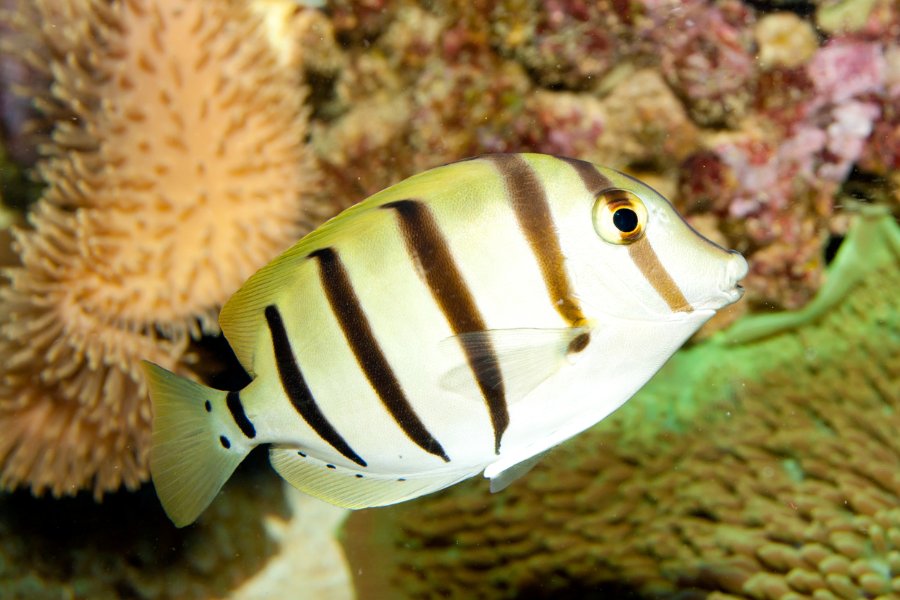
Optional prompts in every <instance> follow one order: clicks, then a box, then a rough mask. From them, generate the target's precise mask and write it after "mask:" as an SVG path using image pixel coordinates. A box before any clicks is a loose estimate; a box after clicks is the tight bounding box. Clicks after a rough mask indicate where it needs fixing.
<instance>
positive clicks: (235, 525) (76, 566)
mask: <svg viewBox="0 0 900 600" xmlns="http://www.w3.org/2000/svg"><path fill="white" fill-rule="evenodd" d="M285 500H286V499H285V497H284V495H283V486H282V484H281V480H280V479H278V478H277V476H276V475H274V474H273V473H269V472H267V471H266V470H264V469H256V470H255V471H254V470H247V469H242V470H241V471H239V473H238V475H237V478H236V480H235V481H234V482H233V483H232V484H229V485H228V486H227V487H226V489H225V491H224V493H223V494H222V498H221V499H220V500H219V501H218V502H216V506H214V507H211V508H210V510H209V512H208V513H207V514H206V515H204V517H203V518H202V519H201V520H200V521H199V522H198V523H197V525H196V526H195V527H191V528H190V529H182V530H176V529H175V528H173V527H171V524H170V523H169V520H168V518H167V517H166V515H165V514H164V513H163V512H162V510H161V508H160V507H159V506H158V505H157V504H156V502H155V498H154V496H153V490H152V489H149V488H147V489H144V490H141V492H140V493H138V494H136V495H132V494H113V495H111V496H109V497H108V498H107V499H106V500H105V501H104V502H103V504H102V505H97V504H95V503H94V502H93V501H91V499H90V498H85V497H79V498H65V499H60V500H57V499H50V498H45V499H41V500H35V499H33V498H31V497H29V496H28V494H27V493H23V492H18V493H13V494H4V495H3V496H2V497H0V590H2V594H0V595H2V597H3V599H4V600H14V599H22V600H24V599H34V600H57V599H59V600H63V599H75V598H77V599H85V600H87V599H90V600H121V599H122V598H134V599H138V598H140V599H144V600H188V599H191V600H206V599H209V598H226V597H230V596H229V593H230V592H231V591H232V590H234V589H236V588H237V587H239V586H240V585H242V584H243V583H245V582H246V581H248V580H251V579H252V578H253V577H254V576H256V575H257V574H258V573H259V572H260V570H261V569H263V568H264V567H265V565H266V562H267V561H268V560H270V559H271V558H272V556H273V555H275V553H276V552H277V551H278V541H277V540H276V539H274V537H273V536H272V535H271V533H270V531H269V523H268V522H269V521H270V520H272V519H273V518H275V519H278V520H280V519H282V518H286V517H287V516H288V514H289V512H290V507H289V506H288V505H287V504H286V502H285Z"/></svg>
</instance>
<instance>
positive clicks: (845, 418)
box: [345, 209, 900, 600]
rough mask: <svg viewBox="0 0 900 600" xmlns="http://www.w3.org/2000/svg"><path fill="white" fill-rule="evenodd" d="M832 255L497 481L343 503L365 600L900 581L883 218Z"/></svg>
mask: <svg viewBox="0 0 900 600" xmlns="http://www.w3.org/2000/svg"><path fill="white" fill-rule="evenodd" d="M834 265H835V267H834V270H832V271H831V272H830V273H829V275H832V274H833V275H834V278H829V280H828V284H827V286H826V288H823V295H824V296H825V297H826V298H825V300H823V301H822V302H821V303H820V305H819V306H818V307H813V308H812V309H811V310H809V311H806V312H804V313H798V314H791V313H788V316H787V317H786V318H782V319H775V321H774V322H773V321H772V317H769V316H758V317H749V318H747V319H746V320H744V321H742V322H739V324H738V326H737V327H736V328H735V329H734V330H733V331H735V334H734V336H735V339H732V337H731V336H732V334H731V333H730V331H729V330H726V331H725V332H722V333H720V334H719V337H717V338H714V339H713V340H712V341H710V342H707V343H706V344H702V345H698V346H696V347H694V348H692V349H689V350H687V351H684V352H682V353H680V354H679V355H677V356H676V357H675V358H674V359H673V360H672V361H670V363H669V364H668V365H667V366H666V367H664V369H663V371H661V372H660V374H659V375H658V376H657V378H655V379H654V380H653V381H651V383H650V384H648V386H647V387H646V388H645V389H644V390H643V391H642V392H640V393H639V395H638V396H637V397H635V398H634V399H632V400H631V401H630V402H629V403H628V404H626V405H625V407H623V408H622V409H620V410H619V412H617V413H616V414H615V415H614V416H613V417H611V418H610V419H608V420H607V421H605V422H603V423H601V424H599V425H598V426H597V427H595V428H594V429H592V430H591V431H590V432H587V433H585V434H582V435H581V436H579V437H577V438H575V439H573V440H571V441H570V442H568V443H566V444H564V445H563V446H561V447H560V448H559V449H557V450H555V451H554V452H552V453H551V454H550V455H548V456H547V457H545V458H544V459H543V461H542V462H541V463H540V464H539V465H538V466H537V467H536V468H535V469H534V471H532V473H531V474H529V475H528V476H526V477H525V478H523V479H522V480H521V481H519V482H516V483H515V484H513V485H512V486H511V487H510V488H508V489H507V490H505V491H504V492H503V493H500V494H494V495H491V494H489V493H488V492H487V486H486V485H485V484H484V482H481V481H475V482H471V483H466V484H463V485H460V486H457V487H456V488H454V489H452V490H448V491H447V492H446V493H442V494H439V495H436V496H434V497H432V498H428V499H423V500H422V501H419V502H416V503H415V504H410V505H400V506H397V507H391V508H389V509H379V510H372V511H364V512H360V513H354V514H353V515H352V516H351V517H350V519H349V520H348V522H347V524H346V531H345V545H346V546H347V551H348V556H349V558H350V560H351V564H352V571H353V573H354V574H356V575H355V580H356V584H357V591H358V592H359V596H360V598H363V599H365V598H375V597H384V596H379V595H378V594H379V593H384V592H385V591H386V590H390V592H391V594H392V597H404V598H424V597H433V595H434V594H441V595H444V596H448V597H457V596H458V597H480V598H513V597H561V596H564V595H573V594H576V593H582V594H592V595H596V594H602V593H604V592H606V593H608V594H610V595H611V596H615V597H624V596H626V595H629V594H630V596H629V597H646V598H685V597H696V598H703V597H705V598H710V599H717V600H725V599H728V598H731V599H736V598H747V599H755V600H769V599H772V600H776V599H777V600H793V599H799V598H801V597H810V596H812V597H816V598H859V597H865V598H876V597H877V598H888V597H893V595H896V594H898V593H900V511H898V509H897V506H898V503H900V476H898V473H900V458H898V457H900V444H898V441H897V436H896V431H897V429H898V428H900V422H898V415H900V405H898V400H900V387H898V385H900V294H898V290H900V268H898V266H900V229H898V227H897V224H896V223H895V222H894V220H893V218H892V217H890V215H887V214H886V211H885V210H883V209H875V210H871V211H870V210H869V209H866V211H865V212H864V213H863V214H862V216H861V217H860V220H859V221H857V222H856V223H855V224H854V225H853V226H851V229H850V231H849V234H848V238H847V239H846V241H845V242H844V245H843V246H842V247H841V249H840V250H839V252H838V256H837V257H836V258H835V262H834ZM848 276H849V279H848ZM737 337H740V339H737ZM738 342H740V343H738ZM476 590H477V591H476Z"/></svg>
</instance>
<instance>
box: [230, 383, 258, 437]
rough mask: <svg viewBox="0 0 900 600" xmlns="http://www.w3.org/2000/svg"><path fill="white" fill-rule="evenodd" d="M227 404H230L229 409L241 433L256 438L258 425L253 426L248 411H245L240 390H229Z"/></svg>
mask: <svg viewBox="0 0 900 600" xmlns="http://www.w3.org/2000/svg"><path fill="white" fill-rule="evenodd" d="M225 404H226V405H227V406H228V410H229V411H231V418H232V419H234V422H235V423H237V426H238V427H240V429H241V433H243V434H244V435H246V436H247V437H248V438H255V437H256V427H254V426H253V423H251V422H250V419H248V418H247V413H245V412H244V404H243V403H242V402H241V394H240V392H228V394H227V395H226V396H225Z"/></svg>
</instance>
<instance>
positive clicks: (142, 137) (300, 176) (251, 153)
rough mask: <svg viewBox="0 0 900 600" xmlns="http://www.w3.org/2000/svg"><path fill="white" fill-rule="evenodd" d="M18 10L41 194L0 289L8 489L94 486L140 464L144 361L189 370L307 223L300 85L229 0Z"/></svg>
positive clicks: (133, 483)
mask: <svg viewBox="0 0 900 600" xmlns="http://www.w3.org/2000/svg"><path fill="white" fill-rule="evenodd" d="M15 8H16V12H10V13H6V21H7V22H8V23H10V24H11V25H10V27H12V28H13V30H14V31H15V32H16V36H13V37H12V38H6V39H5V40H4V46H3V48H4V53H5V54H6V55H11V56H16V57H19V58H21V59H22V60H23V61H24V62H26V63H27V64H28V65H30V67H31V68H32V69H34V70H35V71H36V72H37V73H38V74H36V75H35V76H34V77H32V78H31V79H32V80H33V81H32V84H31V85H32V87H31V88H28V89H27V90H26V91H25V93H30V94H31V96H32V99H33V100H34V103H35V105H36V106H38V107H39V108H40V109H41V114H42V118H43V119H44V120H45V123H44V124H43V128H41V127H38V128H37V129H36V130H35V131H36V132H40V134H39V133H35V134H34V135H35V136H36V137H35V143H38V142H41V139H42V138H41V137H40V136H41V135H45V137H44V138H43V141H42V142H41V143H40V144H39V148H40V150H41V159H40V161H39V162H38V164H37V169H36V173H37V175H38V176H39V177H40V179H41V180H42V181H43V182H45V184H46V187H45V189H44V192H43V194H42V196H41V198H40V199H39V200H38V201H37V203H36V204H35V205H34V206H33V208H32V209H31V210H30V212H29V214H28V222H29V225H30V226H29V227H28V228H20V229H18V230H17V231H16V233H15V243H14V245H13V248H14V249H15V250H16V252H17V254H18V257H19V261H20V262H21V266H19V267H17V268H13V269H10V270H9V271H8V273H7V274H6V276H7V279H8V285H2V286H0V357H2V362H0V428H2V429H3V431H4V435H3V437H2V438H0V485H2V486H3V487H5V488H15V487H18V486H28V487H30V488H31V489H32V491H33V492H35V493H38V494H40V493H43V492H45V491H50V492H52V493H53V494H55V495H61V494H73V493H75V492H77V491H78V490H81V489H92V490H93V491H94V493H95V495H97V496H98V497H99V496H100V495H102V494H103V493H104V492H107V491H110V490H115V489H117V488H119V487H120V486H126V487H129V488H135V487H137V485H139V484H140V483H141V482H142V481H144V480H146V479H147V476H148V473H147V456H148V451H149V444H150V421H151V414H150V404H149V401H148V399H147V397H146V391H145V389H144V385H143V378H142V374H141V372H140V361H141V360H151V361H153V362H156V363H159V364H161V365H164V366H167V367H168V368H172V369H174V368H181V369H183V367H180V366H179V361H180V360H181V359H182V357H183V355H184V352H185V350H186V344H187V342H188V334H192V335H194V336H199V335H200V333H201V332H206V333H214V332H215V331H216V330H217V326H216V324H215V314H216V311H217V310H218V307H219V306H220V305H221V304H222V303H223V302H224V301H225V300H226V299H227V298H228V296H229V295H230V294H231V293H232V292H233V291H234V290H235V289H236V288H237V287H238V286H239V285H240V284H241V283H242V282H243V280H244V279H245V278H246V277H248V276H249V275H250V274H251V273H252V272H253V271H254V270H255V269H257V268H258V267H260V266H262V265H263V264H264V263H265V262H267V261H268V260H270V259H271V258H273V257H274V256H275V255H276V254H277V253H278V252H279V251H281V250H282V249H284V248H285V247H287V246H288V245H289V244H290V243H292V242H293V241H294V240H295V239H296V237H297V236H298V235H299V231H300V222H301V218H300V209H301V206H302V204H301V201H302V198H301V192H302V189H303V188H304V186H306V185H308V184H309V183H310V181H311V177H310V170H311V168H312V164H311V163H310V162H309V160H308V156H309V155H308V151H307V149H306V147H305V146H304V144H303V137H304V133H305V125H306V109H305V108H304V107H303V99H304V88H303V87H302V85H301V81H300V77H299V73H297V72H296V71H293V70H291V69H290V68H288V67H287V66H285V65H283V64H281V62H280V59H279V57H280V53H278V52H276V51H275V49H274V48H273V46H272V45H271V44H270V43H269V41H268V38H267V37H266V35H265V32H264V31H263V27H262V22H261V20H259V19H256V18H254V17H253V16H252V15H251V14H250V13H249V12H246V13H245V12H244V11H243V10H242V9H240V8H238V7H236V6H233V5H231V4H230V3H228V2H227V1H226V0H204V1H202V2H196V3H190V4H187V5H182V3H180V2H173V1H170V0H158V1H149V0H147V1H139V0H127V1H125V0H123V1H121V2H115V3H111V4H108V3H105V2H100V1H95V0H63V1H58V2H50V1H49V0H48V1H46V2H44V1H41V2H36V3H30V2H28V3H26V2H19V3H17V4H16V6H15ZM17 44H18V45H17ZM45 80H46V81H45ZM4 283H6V282H4Z"/></svg>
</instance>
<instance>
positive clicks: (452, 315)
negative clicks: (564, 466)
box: [147, 154, 747, 526]
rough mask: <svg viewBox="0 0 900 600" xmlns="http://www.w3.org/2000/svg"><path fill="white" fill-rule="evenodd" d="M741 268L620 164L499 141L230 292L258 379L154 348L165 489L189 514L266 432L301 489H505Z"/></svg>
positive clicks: (233, 316) (636, 376)
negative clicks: (501, 150) (219, 374)
mask: <svg viewBox="0 0 900 600" xmlns="http://www.w3.org/2000/svg"><path fill="white" fill-rule="evenodd" d="M746 272H747V263H746V261H745V260H744V259H743V257H741V255H740V254H738V253H736V252H734V251H728V250H725V249H723V248H721V247H719V246H717V245H716V244H714V243H712V242H711V241H709V240H707V239H706V238H704V237H702V236H701V235H699V234H698V233H697V232H696V231H694V230H693V229H691V227H690V226H689V225H688V224H687V223H686V222H685V221H684V220H683V219H682V218H681V217H680V216H679V215H678V213H677V212H676V211H675V210H674V208H673V207H672V205H671V204H670V203H669V202H668V201H667V200H666V199H665V198H663V197H662V196H661V195H660V194H658V193H657V192H656V191H654V190H653V189H652V188H650V187H648V186H647V185H645V184H643V183H641V182H640V181H637V180H636V179H633V178H632V177H629V176H628V175H625V174H623V173H620V172H618V171H614V170H612V169H607V168H603V167H597V166H594V165H592V164H589V163H586V162H582V161H579V160H574V159H569V158H558V157H553V156H546V155H539V154H500V155H488V156H483V157H479V158H476V159H471V160H467V161H463V162H458V163H453V164H450V165H446V166H443V167H439V168H436V169H432V170H430V171H426V172H424V173H421V174H419V175H416V176H414V177H411V178H409V179H407V180H405V181H403V182H401V183H398V184H397V185H394V186H393V187H390V188H388V189H386V190H384V191H382V192H380V193H378V194H375V195H374V196H372V197H370V198H368V199H367V200H365V201H363V202H362V203H360V204H358V205H356V206H354V207H352V208H350V209H348V210H346V211H344V212H343V213H341V214H340V215H338V216H337V217H335V218H334V219H332V220H330V221H328V222H327V223H325V224H324V225H323V226H321V227H320V228H319V229H317V230H315V231H313V232H312V233H310V234H309V235H307V236H306V237H304V238H303V239H301V240H300V241H299V242H298V243H297V244H296V245H294V246H293V247H292V248H290V249H289V250H287V251H286V252H285V253H284V254H282V255H281V256H280V257H278V258H277V259H275V260H274V261H272V262H271V263H270V264H268V265H267V266H265V267H263V268H262V269H261V270H260V271H259V272H257V273H256V274H255V275H253V276H252V277H250V279H249V280H247V282H246V283H245V284H244V285H243V287H241V288H240V289H239V290H238V291H237V292H236V293H235V294H234V296H232V297H231V299H230V300H229V301H228V303H227V304H226V305H225V307H224V308H223V309H222V313H221V315H220V317H219V321H220V323H221V326H222V330H223V332H224V334H225V337H226V338H227V339H228V341H229V343H230V344H231V346H232V348H233V349H234V351H235V353H236V355H237V357H238V359H239V360H240V362H241V364H242V365H243V366H244V368H245V369H246V370H247V371H248V372H249V374H250V375H251V377H252V378H253V380H252V382H251V383H250V384H249V385H248V386H247V387H246V388H244V389H242V390H240V391H237V390H235V391H219V390H214V389H211V388H208V387H206V386H203V385H200V384H198V383H194V382H192V381H189V380H186V379H183V378H181V377H178V376H176V375H173V374H172V373H169V372H168V371H166V370H164V369H162V368H160V367H158V366H155V365H151V364H149V363H148V364H147V375H148V382H149V388H150V396H151V399H152V403H153V413H154V419H153V446H152V452H151V460H150V468H151V474H152V477H153V481H154V484H155V486H156V490H157V493H158V495H159V497H160V500H161V501H162V504H163V507H164V508H165V510H166V512H167V513H168V515H169V516H170V517H171V519H172V520H173V521H174V522H175V524H176V525H179V526H183V525H186V524H188V523H191V522H192V521H193V520H194V519H196V518H197V516H198V515H199V514H200V513H201V512H202V511H203V510H204V509H205V508H206V506H207V505H208V504H209V503H210V502H211V501H212V500H213V498H214V497H215V495H216V493H217V492H218V491H219V489H220V488H221V487H222V485H223V484H224V483H225V481H226V480H227V479H228V478H229V477H230V475H231V474H232V472H233V471H234V469H235V468H236V467H237V465H238V464H239V463H240V462H241V460H243V458H244V457H245V456H246V455H247V453H248V452H249V451H250V450H251V449H252V448H253V447H254V446H256V445H258V444H269V446H270V450H269V452H270V458H271V462H272V465H273V466H274V467H275V469H276V470H277V471H278V472H279V473H280V474H281V475H282V476H283V477H284V478H285V479H286V480H287V481H289V482H290V483H291V484H293V485H294V486H296V487H297V488H299V489H300V490H302V491H304V492H306V493H308V494H311V495H313V496H316V497H318V498H321V499H323V500H326V501H328V502H332V503H334V504H337V505H339V506H344V507H349V508H363V507H369V506H382V505H387V504H393V503H396V502H401V501H404V500H410V499H412V498H416V497H418V496H421V495H423V494H427V493H430V492H434V491H436V490H440V489H442V488H445V487H447V486H450V485H452V484H454V483H456V482H458V481H461V480H463V479H466V478H468V477H472V476H473V475H476V474H478V473H480V472H482V471H483V472H484V475H485V477H488V478H490V479H491V489H492V490H495V491H496V490H499V489H502V488H503V487H505V486H506V485H508V484H509V483H510V482H511V481H512V480H513V479H515V478H516V477H517V476H519V475H521V474H522V473H524V472H525V471H527V469H528V468H529V467H530V466H531V465H532V464H533V463H534V462H535V461H536V460H537V458H538V457H539V456H540V455H541V454H542V453H544V452H545V451H546V450H548V449H550V448H552V447H553V446H555V445H556V444H559V443H560V442H562V441H563V440H565V439H567V438H569V437H571V436H573V435H575V434H576V433H578V432H580V431H582V430H584V429H586V428H587V427H590V426H591V425H593V424H594V423H596V422H598V421H599V420H601V419H603V418H604V417H606V416H607V415H609V414H610V413H611V412H612V411H613V410H615V409H616V408H617V407H619V406H620V405H621V404H622V403H623V402H625V401H626V400H627V399H628V398H630V397H631V396H632V395H633V394H634V393H635V392H636V391H637V390H638V389H639V388H640V387H641V386H642V385H643V384H644V383H645V382H646V381H647V380H648V379H649V378H650V377H651V376H652V375H653V374H654V373H655V372H656V371H657V370H658V369H659V368H660V366H662V364H663V362H665V360H666V359H667V358H668V357H669V356H671V355H672V353H673V352H675V350H676V349H677V348H678V347H679V346H681V344H682V343H683V342H684V341H685V340H686V339H687V338H688V337H689V336H690V335H691V334H692V333H693V332H694V331H696V330H697V328H698V327H700V326H701V325H702V324H703V323H704V322H706V321H707V320H708V319H709V318H710V317H711V316H712V315H713V314H714V313H715V311H716V310H718V309H719V308H722V307H723V306H725V305H727V304H730V303H732V302H735V301H736V300H737V299H738V298H740V296H741V293H742V290H741V288H740V286H739V285H738V281H739V280H740V279H741V278H742V277H743V276H744V275H745V274H746Z"/></svg>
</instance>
